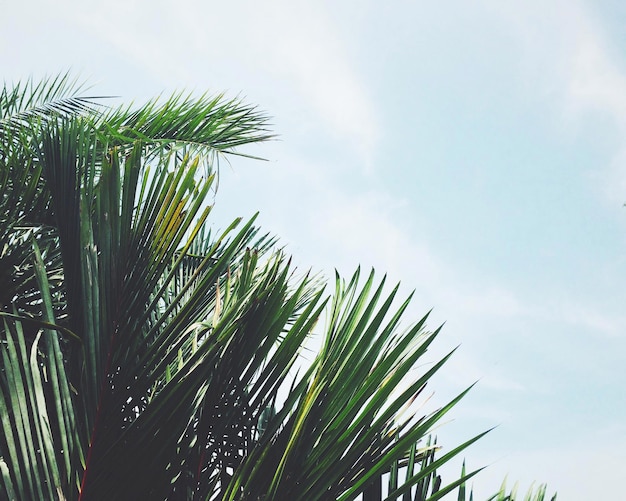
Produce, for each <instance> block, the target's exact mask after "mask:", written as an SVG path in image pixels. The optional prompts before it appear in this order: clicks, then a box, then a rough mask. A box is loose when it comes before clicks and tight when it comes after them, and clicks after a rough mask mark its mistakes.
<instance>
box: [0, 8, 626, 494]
mask: <svg viewBox="0 0 626 501" xmlns="http://www.w3.org/2000/svg"><path fill="white" fill-rule="evenodd" d="M2 16H3V21H4V22H3V29H2V30H1V31H0V50H1V52H0V65H1V67H2V69H3V75H2V78H3V79H4V80H5V81H6V82H15V81H18V80H24V79H25V78H28V77H30V76H32V77H34V78H39V77H41V76H43V75H54V74H57V73H59V72H64V71H66V70H71V71H72V73H73V74H74V75H76V76H78V77H80V78H81V79H83V80H86V81H87V82H89V83H90V84H93V86H94V89H95V90H97V92H96V93H97V94H103V95H115V96H122V97H123V98H124V99H125V100H127V101H129V102H130V101H136V102H139V103H140V102H143V101H145V100H146V99H147V98H150V97H154V96H157V95H161V94H162V95H165V96H166V95H168V94H169V93H171V92H173V91H176V90H186V91H190V92H196V93H198V94H200V93H202V92H205V91H209V92H212V93H218V92H226V94H227V95H228V96H230V97H236V96H239V97H241V98H243V99H245V101H246V102H249V103H253V104H256V105H258V106H259V108H260V109H262V110H264V111H266V112H267V113H268V114H269V115H271V117H272V124H273V129H274V131H275V132H276V133H277V134H278V135H279V138H278V140H276V141H272V142H271V143H266V144H263V145H257V146H254V147H252V148H250V149H248V150H246V152H248V153H251V154H254V155H259V156H262V157H264V158H266V159H267V160H268V161H267V162H258V161H251V160H247V159H240V158H234V159H233V160H232V162H231V165H228V164H223V167H222V173H221V177H220V188H219V192H218V194H217V200H216V209H215V218H216V219H215V221H216V224H217V225H219V224H221V225H222V226H225V225H226V222H228V221H230V220H232V219H233V218H234V217H236V216H244V217H249V216H251V215H252V214H254V213H255V212H256V211H260V213H261V215H260V224H261V225H262V226H263V228H264V229H266V230H267V231H269V232H271V233H273V234H276V235H278V236H279V237H280V242H281V244H283V245H285V247H286V251H287V252H288V253H290V254H292V255H293V257H294V262H296V263H297V264H298V266H299V267H300V268H301V269H304V270H306V269H308V268H311V269H313V270H315V271H320V272H321V273H323V274H325V275H326V276H328V277H331V278H332V277H333V274H334V271H333V270H334V269H338V270H339V271H340V272H341V273H342V274H344V275H349V274H351V273H352V272H353V271H354V269H355V268H356V266H358V265H359V264H360V265H361V266H362V268H363V269H364V270H366V271H367V270H369V269H370V268H371V267H374V268H375V269H376V270H377V272H378V273H379V274H380V276H381V277H382V275H383V274H384V273H387V275H388V279H389V280H390V282H391V283H395V282H397V281H401V282H402V289H401V290H402V291H403V292H404V294H405V295H406V294H408V293H410V292H411V291H412V290H415V296H414V300H413V302H412V307H411V309H410V310H409V313H408V316H409V317H410V318H409V320H418V319H419V318H421V316H422V315H423V314H425V313H426V312H427V311H429V310H431V309H432V310H433V312H432V313H431V317H430V318H431V319H430V322H429V326H430V327H431V328H433V329H434V328H436V327H438V326H439V325H440V324H442V323H444V322H445V325H444V327H443V330H442V332H441V334H440V337H439V339H438V340H437V342H436V345H437V346H435V347H434V349H433V351H432V353H431V357H432V359H431V362H432V361H435V360H436V359H437V356H440V355H442V354H444V353H446V352H447V351H449V350H450V349H453V348H454V347H456V346H459V348H458V350H457V351H456V352H455V354H454V356H453V357H452V359H451V361H450V362H449V364H448V365H447V366H446V367H444V369H443V370H442V372H441V374H440V375H439V376H438V377H437V378H435V379H434V380H433V381H432V385H431V387H430V390H431V391H434V392H435V396H434V397H433V399H434V400H433V401H434V402H437V403H444V402H446V401H447V400H449V399H451V398H452V397H453V396H454V395H456V394H457V393H459V392H460V391H462V390H463V389H464V388H466V387H467V386H469V385H470V384H472V383H474V382H475V381H478V383H477V385H476V386H475V387H474V388H473V389H472V391H471V392H470V393H469V394H468V396H467V397H466V398H465V399H464V400H463V401H462V402H461V403H460V404H459V406H458V407H457V408H455V409H454V410H453V411H452V413H451V418H452V419H451V421H450V422H449V423H447V424H446V425H444V426H442V427H441V428H440V429H438V430H437V433H438V434H439V437H440V442H442V443H443V444H444V445H445V444H446V443H448V444H451V445H456V444H458V443H460V442H461V441H462V440H464V439H468V438H470V437H471V436H473V435H475V434H477V433H479V432H481V431H483V430H485V429H488V428H491V427H493V426H496V428H495V429H494V430H493V431H492V432H490V433H489V434H488V435H487V436H486V437H485V438H483V439H482V440H481V441H479V442H478V443H477V444H475V445H474V446H472V447H471V448H470V449H469V450H467V452H466V454H465V457H466V459H467V462H468V466H469V467H470V468H476V467H480V466H484V465H489V466H488V468H487V469H486V470H485V471H483V472H481V473H480V474H479V476H478V477H477V478H476V480H475V481H474V487H475V491H476V494H477V497H476V499H483V498H485V497H486V496H487V495H489V494H491V493H492V492H493V491H495V490H496V489H497V488H498V487H499V485H500V483H501V481H502V479H503V478H504V477H505V475H508V479H509V482H510V483H512V482H513V481H515V480H519V482H520V484H521V489H522V490H525V489H526V488H527V487H528V486H529V485H530V483H531V482H532V481H536V482H547V483H548V484H549V488H550V491H554V490H556V491H558V492H559V499H563V500H573V501H586V500H589V499H611V498H614V496H615V494H616V493H618V492H622V478H623V471H625V470H626V420H625V419H624V418H625V417H626V399H625V398H624V391H623V385H624V383H625V382H626V381H625V379H626V378H625V377H624V376H625V369H624V367H625V366H626V313H625V312H624V311H625V310H624V305H625V304H626V292H625V289H624V286H623V283H624V278H626V259H625V257H624V256H625V253H624V251H625V250H626V238H625V236H626V232H625V230H626V207H624V202H626V135H625V132H626V49H624V47H626V43H624V42H626V31H624V28H623V27H624V23H625V22H626V4H624V3H623V2H617V1H614V0H612V1H610V0H596V1H594V2H591V1H584V0H568V1H564V0H563V1H562V0H550V1H538V0H527V1H525V2H501V1H495V0H476V1H474V2H462V1H458V0H456V1H455V0H449V1H446V2H423V1H406V0H404V1H403V0H388V1H386V2H379V1H377V2H374V1H371V0H359V1H355V0H342V1H335V2H329V1H324V0H318V1H316V2H314V1H297V0H292V1H287V0H277V1H267V2H254V1H245V0H241V1H232V2H200V1H193V0H180V1H178V2H166V1H150V2H149V1H147V0H125V1H119V0H109V1H107V2H93V1H89V0H82V1H80V2H79V1H77V0H58V1H56V2H54V3H52V2H44V1H41V0H39V1H37V0H34V1H31V2H11V3H9V4H8V5H6V6H3V14H2Z"/></svg>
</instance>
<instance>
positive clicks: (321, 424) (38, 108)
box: [0, 76, 479, 501]
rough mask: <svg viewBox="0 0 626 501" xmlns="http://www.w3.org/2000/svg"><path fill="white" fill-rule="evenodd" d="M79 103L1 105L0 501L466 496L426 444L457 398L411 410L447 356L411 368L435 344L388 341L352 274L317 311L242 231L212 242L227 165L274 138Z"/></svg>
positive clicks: (193, 109)
mask: <svg viewBox="0 0 626 501" xmlns="http://www.w3.org/2000/svg"><path fill="white" fill-rule="evenodd" d="M83 94H84V91H83V90H82V89H81V88H80V86H77V85H75V84H74V83H73V82H72V81H71V80H70V79H68V77H67V76H61V77H58V78H54V79H48V80H45V81H43V82H41V83H39V84H36V83H33V82H30V81H29V82H27V83H26V84H25V85H24V84H22V85H19V84H18V85H16V86H13V87H7V86H5V87H4V88H3V89H2V91H1V94H0V353H1V355H0V356H1V357H2V368H1V372H0V416H1V434H0V497H2V498H3V499H4V498H7V499H17V500H33V499H37V500H48V499H49V500H52V499H59V500H65V499H67V500H84V501H86V500H100V499H102V500H126V499H128V500H138V499H149V500H159V499H171V500H176V499H181V500H183V499H184V500H187V499H220V500H221V499H223V500H239V499H241V500H243V499H245V500H252V499H277V500H278V499H293V500H315V499H323V500H326V499H341V500H348V499H354V498H356V497H358V496H363V497H364V499H377V498H378V499H380V498H381V496H383V493H386V494H385V495H388V496H389V497H390V498H392V499H395V498H397V497H400V496H404V498H403V499H425V498H426V497H428V499H439V498H440V497H441V496H443V495H444V494H445V493H446V492H449V491H451V490H452V489H454V488H455V487H458V486H461V487H462V486H464V483H463V482H464V480H465V479H467V478H470V477H471V476H472V475H473V474H475V473H476V472H472V473H470V474H467V475H466V474H465V473H463V475H461V477H460V478H458V479H456V480H455V481H453V482H452V484H450V485H449V486H441V482H440V480H439V481H438V484H437V485H436V488H433V484H432V483H430V480H431V479H437V478H439V477H438V475H437V474H436V471H437V468H438V467H440V466H441V465H442V464H444V463H446V462H447V461H449V459H450V458H452V457H454V456H456V455H458V454H459V453H460V452H461V451H462V450H463V449H464V448H465V447H467V446H468V445H470V444H471V443H472V442H473V441H475V440H477V439H478V438H479V437H474V438H472V439H470V440H468V441H467V442H466V443H464V444H462V445H460V446H458V447H456V448H453V449H452V450H450V451H449V452H447V453H445V454H444V455H442V456H441V457H440V458H438V459H435V458H434V450H435V449H436V447H435V445H434V444H430V442H429V441H428V439H427V437H428V435H429V432H430V430H431V429H432V428H433V426H434V425H435V424H436V423H438V422H439V421H440V420H441V418H442V417H443V416H444V415H445V414H446V413H447V412H448V411H449V409H450V408H451V407H453V406H454V405H455V404H456V403H457V402H458V401H459V400H460V399H461V398H462V397H463V395H464V394H465V392H463V393H462V394H461V395H459V396H458V397H457V398H455V399H454V400H453V401H451V402H450V403H449V404H448V405H446V406H444V407H443V408H441V409H439V410H436V411H434V412H432V413H427V414H426V415H420V414H419V413H416V412H415V406H413V405H411V404H412V402H413V401H414V400H415V399H416V398H417V397H418V396H419V395H420V394H421V392H422V391H423V389H424V387H425V385H426V383H427V382H428V380H429V378H431V377H432V375H433V374H435V373H436V372H437V371H438V370H439V369H440V368H441V367H442V365H443V364H444V363H445V361H446V359H447V358H448V357H445V358H444V359H443V360H441V361H439V362H437V363H435V364H433V365H431V366H429V368H428V369H427V370H424V371H422V372H419V371H417V370H415V367H416V364H417V362H418V361H419V360H420V359H422V357H423V356H424V354H425V353H426V350H427V348H428V347H429V345H430V344H431V343H432V342H433V340H434V339H435V337H436V335H437V332H438V331H435V332H429V331H427V330H425V322H426V317H425V318H423V319H421V320H420V321H419V322H417V323H416V324H415V325H413V326H410V327H408V328H400V325H401V318H402V315H403V313H404V311H405V309H406V307H407V305H408V300H405V301H399V302H398V300H397V299H396V295H397V290H398V288H397V287H394V288H391V289H389V288H387V287H386V286H385V280H384V278H383V279H382V280H376V278H375V276H374V273H373V272H372V273H370V274H369V275H368V276H366V277H361V273H360V272H359V271H358V270H357V272H356V273H355V274H354V275H353V276H352V277H351V278H350V279H349V280H343V279H342V278H341V277H336V280H335V287H334V290H333V291H331V292H330V293H326V292H325V288H324V283H323V282H322V281H321V280H319V279H318V278H316V277H314V276H311V275H309V274H306V273H304V274H299V272H298V271H297V270H294V269H293V268H292V266H291V264H290V261H289V260H288V259H287V258H286V256H284V254H283V253H282V252H281V251H280V250H278V249H277V248H276V246H275V245H274V244H275V242H274V240H273V239H272V238H271V237H269V236H268V235H264V234H262V233H260V231H259V229H258V228H257V227H256V226H255V225H254V218H252V219H251V220H249V221H240V220H235V221H234V222H233V223H232V225H230V226H229V227H228V228H226V229H225V230H224V231H216V230H215V229H214V228H212V227H211V225H210V213H211V201H212V195H213V193H214V188H215V185H216V175H217V166H218V161H219V159H220V158H222V157H224V156H225V155H236V154H242V153H241V152H240V151H239V148H240V147H242V146H245V145H247V144H250V143H255V142H259V141H264V140H267V139H269V138H270V137H271V134H270V133H269V131H268V123H267V118H266V117H265V116H264V115H263V114H262V113H259V112H258V111H257V110H256V109H255V108H254V107H250V106H246V105H245V104H243V103H242V102H240V101H237V100H227V99H225V98H224V97H223V96H217V97H208V96H203V97H200V98H193V97H192V96H185V95H175V96H173V97H172V98H170V99H169V100H166V101H158V100H156V101H152V102H150V103H148V104H147V105H145V106H143V107H139V108H127V107H120V108H113V109H111V108H107V107H104V106H103V105H102V100H101V99H98V98H92V97H83ZM311 336H318V337H319V339H321V348H320V349H319V350H318V351H317V352H315V351H306V350H307V348H306V346H307V343H308V341H309V339H310V338H311ZM448 356H449V355H448ZM303 360H304V361H305V362H306V363H305V362H303ZM399 473H401V475H399ZM383 478H384V479H385V482H387V481H389V484H388V485H389V488H383V487H382V485H383ZM399 478H402V479H403V480H402V481H398V479H399ZM388 479H389V480H388ZM429 485H430V487H429ZM417 493H421V494H417Z"/></svg>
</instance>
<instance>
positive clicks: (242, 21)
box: [65, 0, 378, 169]
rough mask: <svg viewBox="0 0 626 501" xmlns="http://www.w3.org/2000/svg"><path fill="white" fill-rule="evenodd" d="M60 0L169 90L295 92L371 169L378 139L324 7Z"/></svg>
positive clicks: (322, 129)
mask: <svg viewBox="0 0 626 501" xmlns="http://www.w3.org/2000/svg"><path fill="white" fill-rule="evenodd" d="M65 3H66V6H67V7H66V10H67V12H68V13H69V14H71V15H74V16H76V19H77V23H79V24H82V25H85V26H88V27H89V29H90V31H91V32H92V33H93V34H97V35H98V36H99V37H101V39H102V40H104V41H106V42H107V43H109V44H111V45H112V46H114V47H116V48H117V50H119V51H121V52H122V53H125V54H126V55H127V57H128V58H129V59H130V60H132V61H134V62H135V64H136V65H138V66H141V67H143V68H145V69H146V70H147V71H149V72H150V73H152V74H153V75H155V76H156V77H157V78H158V79H160V80H161V81H162V82H164V83H165V84H166V85H167V86H172V87H174V88H180V87H181V86H182V87H189V86H192V87H193V88H198V86H200V85H202V83H203V82H205V81H208V82H211V85H219V84H218V83H217V82H220V81H221V82H228V85H229V86H230V87H231V90H234V91H235V92H240V91H243V92H245V93H249V92H253V93H255V95H259V94H263V93H267V94H268V96H271V97H270V98H272V99H276V97H277V96H280V97H281V98H282V102H280V101H278V102H277V104H279V105H284V104H285V101H288V99H286V98H287V96H289V95H293V94H294V93H295V94H298V95H299V96H298V97H297V98H295V99H291V102H292V103H294V106H302V102H305V103H307V106H308V109H306V110H303V111H304V112H305V113H307V114H309V115H310V116H309V117H302V118H303V121H307V120H310V119H311V116H313V117H317V120H318V121H319V122H320V126H319V127H318V130H316V131H315V134H317V135H320V136H322V135H327V136H328V137H332V138H335V140H336V141H338V142H340V143H344V144H347V145H349V147H350V148H351V150H352V153H351V154H352V155H353V156H355V157H356V158H359V159H360V161H361V162H362V163H363V164H364V167H365V168H366V169H368V168H370V167H371V162H372V156H373V154H374V151H375V148H376V143H377V140H378V129H377V127H378V125H377V117H376V110H375V105H374V103H373V102H372V100H371V98H370V96H369V95H368V91H367V88H366V86H365V85H364V83H363V79H362V78H360V77H359V75H358V73H357V70H356V69H355V67H354V65H353V64H352V61H351V60H350V55H349V53H348V52H347V50H346V49H345V47H344V44H343V42H342V39H341V37H340V33H341V31H340V26H337V25H336V24H335V23H334V22H333V19H331V17H330V16H327V15H326V12H325V9H324V6H323V5H322V4H319V3H314V2H297V3H294V2H288V1H286V0H280V1H276V2H270V3H267V2H265V3H259V2H253V1H250V2H232V3H230V4H228V3H226V4H220V5H213V4H211V5H209V4H202V3H198V2H196V1H194V0H186V1H181V2H177V3H176V4H173V3H170V2H161V3H156V4H154V3H150V2H143V1H135V2H120V1H115V0H113V1H112V2H108V3H107V4H106V5H105V4H102V5H100V6H98V5H93V4H92V5H89V7H87V6H86V4H82V3H81V4H75V5H72V4H73V3H74V0H66V2H65ZM110 12H116V16H115V20H114V22H113V20H110V22H108V21H107V20H108V19H109V18H110ZM198 90H202V91H204V90H205V89H198ZM214 90H216V91H221V90H222V89H220V88H219V87H217V88H215V89H214ZM296 103H297V104H296ZM268 111H270V112H271V113H272V114H276V113H277V112H278V111H279V110H268Z"/></svg>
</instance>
